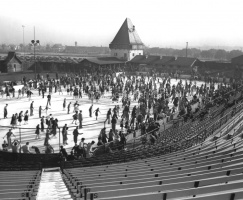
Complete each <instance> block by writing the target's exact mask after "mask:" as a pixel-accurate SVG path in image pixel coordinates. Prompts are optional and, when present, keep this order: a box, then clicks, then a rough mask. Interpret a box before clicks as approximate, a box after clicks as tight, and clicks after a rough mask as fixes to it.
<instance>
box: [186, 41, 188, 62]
mask: <svg viewBox="0 0 243 200" xmlns="http://www.w3.org/2000/svg"><path fill="white" fill-rule="evenodd" d="M187 48H188V42H186V58H187Z"/></svg>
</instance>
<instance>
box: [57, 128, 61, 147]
mask: <svg viewBox="0 0 243 200" xmlns="http://www.w3.org/2000/svg"><path fill="white" fill-rule="evenodd" d="M58 129H59V150H60V146H61V133H60V128H58Z"/></svg>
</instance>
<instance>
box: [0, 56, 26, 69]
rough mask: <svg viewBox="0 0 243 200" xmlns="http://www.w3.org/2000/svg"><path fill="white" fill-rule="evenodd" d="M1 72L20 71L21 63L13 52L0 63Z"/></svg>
mask: <svg viewBox="0 0 243 200" xmlns="http://www.w3.org/2000/svg"><path fill="white" fill-rule="evenodd" d="M0 71H1V72H5V73H7V72H20V71H22V62H21V60H20V59H19V58H18V57H17V55H16V53H15V52H9V53H8V56H7V57H6V58H5V59H4V60H1V61H0Z"/></svg>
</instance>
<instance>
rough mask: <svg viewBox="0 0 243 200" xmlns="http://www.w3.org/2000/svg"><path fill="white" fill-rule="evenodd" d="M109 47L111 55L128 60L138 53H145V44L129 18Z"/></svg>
mask: <svg viewBox="0 0 243 200" xmlns="http://www.w3.org/2000/svg"><path fill="white" fill-rule="evenodd" d="M109 47H110V49H111V56H114V57H117V58H119V59H122V60H126V61H129V60H131V59H133V58H134V57H135V56H136V55H143V49H144V44H143V42H142V40H141V39H140V37H139V35H138V33H137V31H136V29H135V26H134V25H133V24H132V21H131V20H130V19H129V18H126V19H125V21H124V23H123V24H122V26H121V28H120V29H119V31H118V32H117V34H116V36H115V38H114V39H113V41H112V42H111V43H110V45H109Z"/></svg>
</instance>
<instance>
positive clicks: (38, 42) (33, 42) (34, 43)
mask: <svg viewBox="0 0 243 200" xmlns="http://www.w3.org/2000/svg"><path fill="white" fill-rule="evenodd" d="M31 43H32V45H33V46H34V65H35V78H37V77H36V62H35V46H36V45H38V44H40V41H39V40H35V27H34V40H31Z"/></svg>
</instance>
